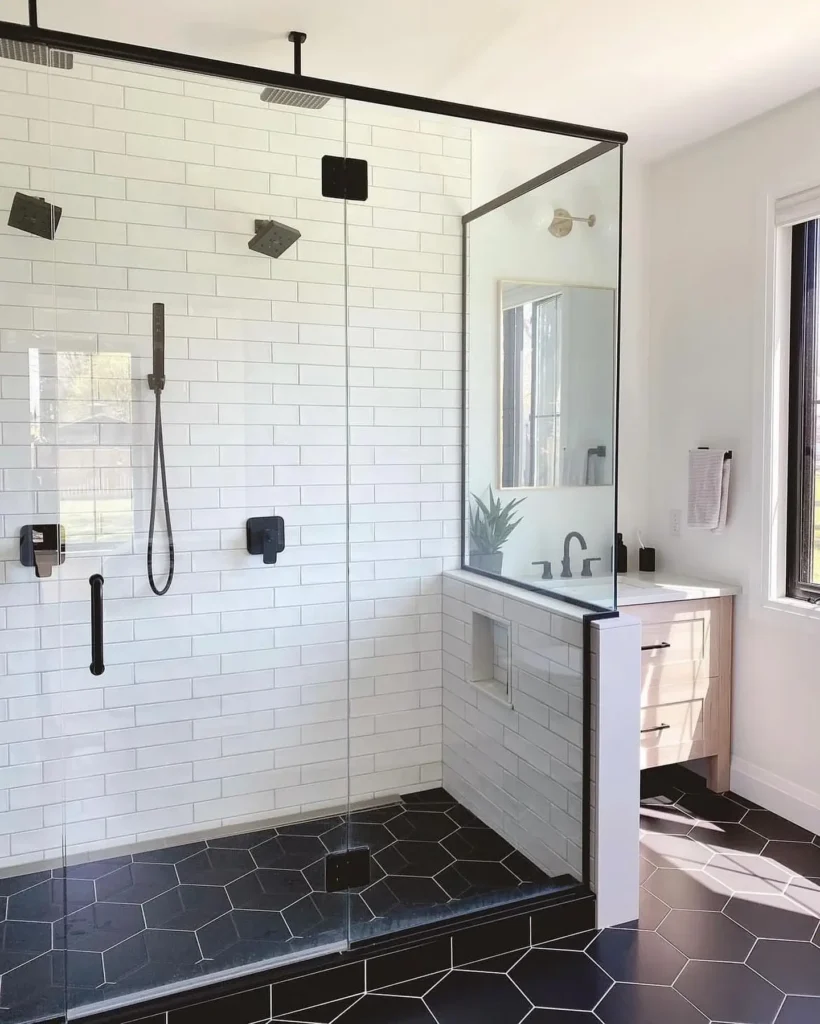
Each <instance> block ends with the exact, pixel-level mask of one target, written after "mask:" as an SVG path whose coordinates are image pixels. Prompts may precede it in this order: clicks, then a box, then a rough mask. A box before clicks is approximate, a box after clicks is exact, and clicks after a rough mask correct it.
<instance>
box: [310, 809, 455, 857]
mask: <svg viewBox="0 0 820 1024" xmlns="http://www.w3.org/2000/svg"><path fill="white" fill-rule="evenodd" d="M438 817H442V815H438ZM321 841H322V844H323V846H324V847H325V849H326V850H327V851H328V853H338V852H339V851H340V850H347V849H354V848H355V847H357V846H366V847H368V849H369V850H370V853H371V854H374V853H378V852H379V851H380V850H383V849H384V848H385V846H390V845H391V844H392V843H395V841H396V837H395V836H394V835H393V833H392V832H390V831H389V828H388V827H387V826H385V825H380V824H378V823H376V822H363V821H360V822H352V823H350V824H346V825H337V827H336V828H332V829H331V830H330V831H329V832H325V833H324V834H323V835H322V837H321Z"/></svg>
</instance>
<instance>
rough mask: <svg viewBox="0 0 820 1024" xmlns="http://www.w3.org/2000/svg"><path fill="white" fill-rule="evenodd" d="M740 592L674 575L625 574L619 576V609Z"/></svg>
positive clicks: (654, 573) (696, 599) (697, 599)
mask: <svg viewBox="0 0 820 1024" xmlns="http://www.w3.org/2000/svg"><path fill="white" fill-rule="evenodd" d="M740 591H741V588H740V587H738V586H736V585H735V584H733V583H716V582H715V581H714V580H702V579H695V578H694V577H689V576H679V575H677V574H676V573H663V572H642V573H641V572H635V573H632V572H628V573H624V575H623V576H619V577H618V607H619V608H628V607H629V606H630V605H634V604H663V603H664V602H665V601H702V600H705V599H706V598H710V597H733V596H735V595H736V594H739V593H740Z"/></svg>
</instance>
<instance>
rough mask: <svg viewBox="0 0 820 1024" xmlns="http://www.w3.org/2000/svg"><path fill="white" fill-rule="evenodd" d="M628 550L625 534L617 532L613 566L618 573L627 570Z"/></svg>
mask: <svg viewBox="0 0 820 1024" xmlns="http://www.w3.org/2000/svg"><path fill="white" fill-rule="evenodd" d="M626 563H627V550H626V544H624V536H623V534H622V533H616V534H615V549H614V552H613V558H612V568H613V569H614V570H615V572H616V573H624V572H626V571H627V568H626Z"/></svg>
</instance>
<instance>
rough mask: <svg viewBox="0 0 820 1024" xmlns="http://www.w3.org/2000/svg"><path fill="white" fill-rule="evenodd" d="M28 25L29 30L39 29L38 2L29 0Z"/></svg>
mask: <svg viewBox="0 0 820 1024" xmlns="http://www.w3.org/2000/svg"><path fill="white" fill-rule="evenodd" d="M28 23H29V28H39V27H40V25H39V22H38V21H37V0H28Z"/></svg>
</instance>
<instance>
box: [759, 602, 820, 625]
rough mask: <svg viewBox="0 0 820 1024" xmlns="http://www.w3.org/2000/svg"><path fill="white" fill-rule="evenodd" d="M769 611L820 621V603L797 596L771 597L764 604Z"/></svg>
mask: <svg viewBox="0 0 820 1024" xmlns="http://www.w3.org/2000/svg"><path fill="white" fill-rule="evenodd" d="M763 607H764V608H767V609H768V610H769V611H773V612H779V613H780V614H781V615H783V614H785V615H792V616H794V617H795V618H798V619H806V620H808V621H812V620H814V621H817V622H820V604H810V603H809V602H808V601H801V600H799V599H798V598H796V597H770V598H769V599H768V601H765V602H764V604H763Z"/></svg>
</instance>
